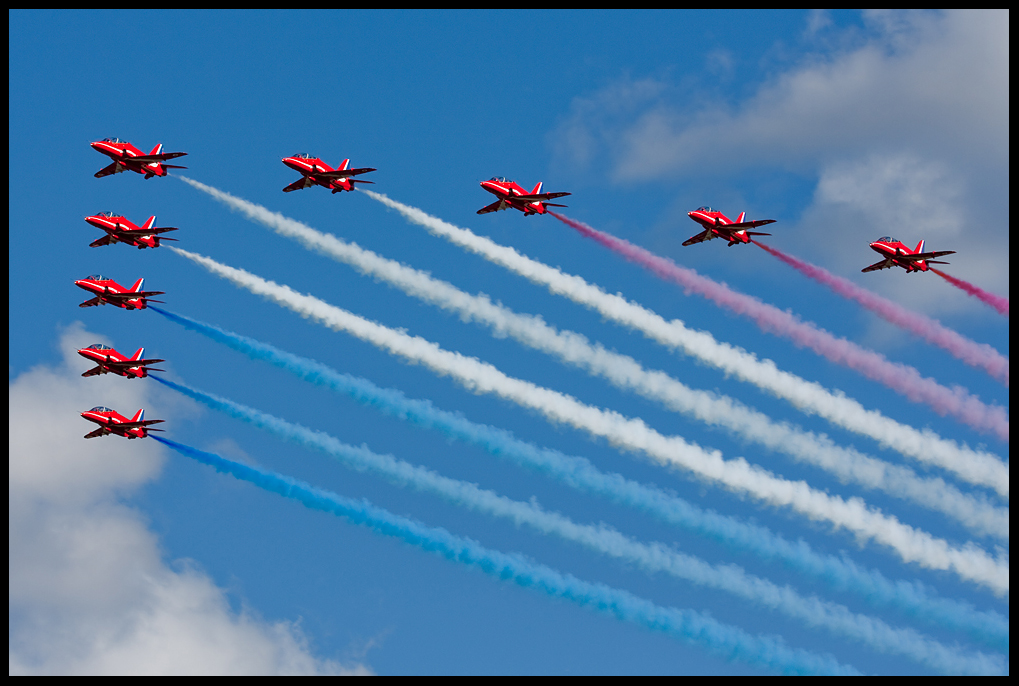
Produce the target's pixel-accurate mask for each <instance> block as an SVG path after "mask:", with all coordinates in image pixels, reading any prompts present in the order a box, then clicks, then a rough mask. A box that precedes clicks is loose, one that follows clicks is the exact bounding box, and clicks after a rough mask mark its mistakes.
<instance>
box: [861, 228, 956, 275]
mask: <svg viewBox="0 0 1019 686" xmlns="http://www.w3.org/2000/svg"><path fill="white" fill-rule="evenodd" d="M923 246H924V241H920V242H919V243H917V244H916V248H915V249H913V250H910V249H909V248H908V247H906V245H904V244H903V243H902V241H900V240H899V239H898V238H892V237H891V236H882V237H881V238H879V239H877V240H876V241H874V242H873V243H871V244H870V249H871V250H873V251H874V252H876V253H878V254H879V255H881V256H882V257H883V258H884V259H882V260H881V261H880V262H875V263H874V264H872V265H870V266H869V267H864V268H863V269H861V270H860V271H862V272H876V271H877V270H879V269H891V268H892V267H902V268H903V269H905V270H906V273H907V274H912V273H913V272H925V271H928V270H929V269H930V267H928V266H927V265H929V264H948V262H939V261H938V260H935V259H933V258H935V257H944V256H945V255H954V254H955V251H954V250H937V251H935V252H924V251H923Z"/></svg>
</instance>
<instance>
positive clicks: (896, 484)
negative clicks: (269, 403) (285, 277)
mask: <svg viewBox="0 0 1019 686" xmlns="http://www.w3.org/2000/svg"><path fill="white" fill-rule="evenodd" d="M184 180H185V181H186V182H187V183H189V184H190V185H191V186H193V187H195V188H197V189H199V190H201V191H203V192H205V193H207V194H209V195H210V196H212V197H213V198H215V199H216V200H219V201H220V202H222V203H224V204H225V205H227V206H228V207H229V208H231V209H233V210H236V211H239V212H241V213H242V214H244V215H245V216H246V217H247V218H248V219H251V220H253V221H255V222H257V223H259V224H262V225H264V226H267V227H269V228H270V229H272V230H274V231H276V232H277V233H279V234H281V235H284V236H287V237H289V238H293V239H296V240H297V241H299V242H301V243H302V244H303V245H305V246H306V247H308V248H310V249H312V250H316V251H318V252H320V253H323V254H325V255H327V256H328V257H331V258H333V259H335V260H338V261H340V262H343V263H345V264H349V265H351V266H353V267H354V268H355V269H357V270H358V271H360V272H361V273H362V274H366V275H368V276H372V277H374V278H377V279H381V280H384V281H385V282H387V283H389V284H391V285H393V286H396V287H397V288H400V289H401V290H403V291H404V292H405V293H407V294H408V295H411V296H413V297H416V298H419V299H421V300H424V301H426V302H430V303H432V304H434V305H437V306H439V307H442V308H443V309H446V310H448V311H451V312H454V313H456V314H458V315H459V316H460V317H461V318H463V319H464V320H474V321H478V322H480V323H482V324H485V325H487V326H489V327H491V328H492V329H493V330H494V331H495V332H496V333H497V334H498V335H500V336H504V335H509V336H512V337H513V338H515V339H516V340H518V341H520V342H521V343H523V344H524V345H528V346H530V347H532V348H535V349H537V350H541V351H542V352H545V353H548V354H550V355H555V356H556V357H558V358H559V359H560V360H562V361H564V362H567V363H569V364H573V365H576V366H579V367H581V368H582V369H584V370H586V371H587V372H589V373H591V374H597V375H599V376H602V377H603V378H605V379H607V380H608V381H609V382H610V383H612V384H614V385H615V386H617V387H619V388H623V389H626V390H632V391H635V392H637V393H639V394H641V395H643V396H644V397H646V398H649V399H651V400H655V401H658V402H661V403H663V404H664V405H665V406H666V407H668V408H669V409H672V410H674V411H676V412H682V413H684V414H686V415H689V416H693V417H694V418H696V419H698V420H700V421H703V422H705V423H707V424H709V425H714V426H721V427H723V428H725V429H728V430H729V431H730V432H732V433H735V434H736V435H738V436H740V437H741V438H744V439H747V440H750V441H755V442H757V443H760V444H762V445H765V446H766V447H768V448H769V449H771V450H775V451H778V452H783V453H786V454H788V455H791V456H792V457H793V458H795V459H797V460H799V461H801V462H806V463H809V464H813V465H814V466H816V467H820V468H822V469H825V470H827V471H829V472H832V473H834V474H835V475H836V476H837V477H838V478H839V479H840V480H842V481H843V483H846V482H853V483H857V484H860V485H863V486H864V487H866V488H871V489H878V490H882V491H884V492H886V493H889V494H891V495H892V496H894V497H897V498H904V499H907V500H910V501H912V502H914V503H916V504H919V505H921V506H922V507H926V508H930V509H934V510H937V511H940V512H943V513H945V514H947V515H948V516H950V517H953V518H954V519H956V520H957V521H960V522H962V523H963V524H964V525H965V526H967V527H970V528H971V529H974V530H975V531H976V532H978V533H980V534H984V535H991V536H997V537H1000V538H1008V529H1009V527H1008V523H1009V522H1008V511H1007V510H1002V509H999V508H995V507H994V506H993V505H991V504H990V503H988V502H986V500H985V499H983V498H980V499H977V498H972V497H969V496H966V495H963V494H962V493H960V492H959V490H958V489H956V488H955V487H954V486H950V485H948V484H946V483H945V482H944V480H942V479H940V478H933V479H922V478H920V477H918V476H917V475H916V474H915V473H914V472H913V471H912V470H910V469H908V468H905V467H900V466H897V465H891V464H889V463H887V462H884V461H881V460H877V459H874V458H873V457H869V456H867V455H863V454H861V453H860V452H858V451H857V450H854V449H852V448H842V447H840V446H837V445H836V444H835V443H834V442H833V441H831V440H830V439H829V438H828V437H827V436H823V435H822V436H817V435H815V434H813V433H809V432H805V431H803V430H802V429H800V428H798V427H794V426H790V425H789V424H787V423H784V422H781V423H778V422H774V421H772V420H771V418H769V417H768V416H766V415H765V414H763V413H761V412H758V411H757V410H754V409H753V408H750V407H747V406H745V405H743V404H742V403H740V402H739V401H737V400H734V399H732V398H729V397H726V396H721V397H719V396H718V395H716V394H715V393H709V392H706V391H698V390H694V389H692V388H689V387H688V386H686V385H684V384H682V383H680V382H679V381H677V380H676V379H674V378H672V377H670V376H669V375H667V374H666V373H665V372H662V371H655V370H650V371H649V370H646V369H644V368H643V367H642V366H641V365H640V363H639V362H637V361H636V360H634V359H633V358H632V357H629V356H626V355H621V354H618V353H615V352H612V351H609V350H605V348H604V347H602V346H601V345H592V344H591V343H590V342H589V341H588V339H587V338H586V337H585V336H583V335H582V334H579V333H576V332H573V331H561V332H560V331H557V330H556V329H555V328H554V327H552V326H549V325H548V324H546V323H545V321H544V320H543V319H541V318H540V317H536V316H533V315H523V314H518V313H516V312H514V311H512V310H510V309H509V308H507V307H504V306H502V305H500V304H496V303H493V302H492V301H491V300H490V299H489V298H488V297H487V296H485V295H483V294H482V295H477V296H475V295H470V294H468V293H465V292H463V291H461V290H459V289H457V288H456V287H455V286H453V285H452V284H450V283H448V282H446V281H440V280H439V279H435V278H433V277H432V276H430V275H429V274H427V273H425V272H422V271H419V270H417V269H413V268H411V267H408V266H406V265H403V264H400V263H399V262H396V261H394V260H389V259H386V258H384V257H382V256H380V255H378V254H376V253H374V252H372V251H370V250H365V249H364V248H361V247H360V246H358V245H357V244H354V243H348V242H346V241H343V240H341V239H339V238H337V237H336V236H332V235H329V234H324V233H321V232H319V231H316V230H315V229H313V228H311V227H310V226H307V225H305V224H303V223H301V222H298V221H295V220H293V219H290V218H288V217H285V216H283V215H282V214H279V213H276V212H272V211H270V210H268V209H266V208H265V207H262V206H261V205H257V204H255V203H252V202H248V201H246V200H243V199H241V198H237V197H235V196H233V195H231V194H229V193H225V192H223V191H220V190H217V189H215V188H212V187H211V186H207V185H205V184H203V183H200V182H198V181H193V180H191V179H184ZM995 483H996V482H995ZM991 485H994V484H993V483H992V484H991Z"/></svg>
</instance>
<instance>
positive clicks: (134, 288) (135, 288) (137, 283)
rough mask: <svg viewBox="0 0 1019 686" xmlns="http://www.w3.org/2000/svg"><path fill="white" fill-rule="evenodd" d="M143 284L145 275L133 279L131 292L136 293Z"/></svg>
mask: <svg viewBox="0 0 1019 686" xmlns="http://www.w3.org/2000/svg"><path fill="white" fill-rule="evenodd" d="M144 285H145V277H142V278H140V279H138V280H137V281H135V282H134V285H133V286H131V292H132V293H138V292H139V291H141V289H142V286H144Z"/></svg>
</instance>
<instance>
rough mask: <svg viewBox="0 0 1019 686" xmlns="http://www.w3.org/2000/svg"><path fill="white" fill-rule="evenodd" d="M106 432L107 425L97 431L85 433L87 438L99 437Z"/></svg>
mask: <svg viewBox="0 0 1019 686" xmlns="http://www.w3.org/2000/svg"><path fill="white" fill-rule="evenodd" d="M104 433H106V427H103V426H101V427H99V428H98V429H96V430H95V431H89V432H88V433H87V434H85V438H98V437H99V436H102V435H103V434H104Z"/></svg>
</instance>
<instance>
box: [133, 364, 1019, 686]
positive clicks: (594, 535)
mask: <svg viewBox="0 0 1019 686" xmlns="http://www.w3.org/2000/svg"><path fill="white" fill-rule="evenodd" d="M152 378H154V379H156V381H158V382H159V383H161V384H164V385H166V386H167V387H169V388H172V389H173V390H175V391H177V392H178V393H181V394H183V395H186V396H188V397H190V398H193V399H194V400H197V401H198V402H200V403H202V404H204V405H206V406H207V407H210V408H212V409H214V410H218V411H220V412H223V413H224V414H227V415H229V416H231V417H234V418H236V419H240V420H241V421H244V422H247V423H249V424H253V425H254V426H257V427H259V428H261V429H265V430H266V431H269V432H270V433H272V434H274V435H276V436H278V437H280V438H282V439H284V440H288V441H291V442H294V443H297V444H299V445H301V446H303V447H306V448H312V449H315V450H320V451H322V452H324V453H326V454H327V455H329V456H331V457H333V458H336V459H337V460H339V461H340V462H342V463H343V464H344V465H346V466H348V467H351V468H353V469H355V470H357V471H361V472H364V471H369V472H373V473H375V474H378V475H380V476H382V477H384V478H386V479H388V480H389V481H390V482H391V483H394V484H396V485H398V486H411V487H412V488H416V489H418V490H421V491H426V492H430V493H432V494H435V495H438V496H439V497H441V498H444V499H445V500H447V501H448V502H451V503H453V504H455V505H459V506H463V507H468V508H470V509H473V510H477V511H480V512H484V513H486V514H490V515H493V516H496V517H502V518H506V519H510V520H511V521H513V522H514V523H516V524H517V525H520V524H524V525H527V526H530V527H532V528H534V529H536V530H537V531H539V532H540V533H543V534H553V535H557V536H560V537H561V538H563V539H565V540H567V541H570V542H573V543H579V544H581V545H584V546H586V547H588V548H591V549H592V550H595V551H596V552H599V553H602V554H604V555H608V556H610V557H615V558H618V559H620V560H624V561H626V562H630V563H634V564H636V565H638V566H639V567H641V568H643V569H644V570H646V571H648V572H652V573H653V572H663V571H664V572H666V573H667V574H670V575H672V576H674V577H676V578H678V579H680V580H682V581H692V582H693V583H696V584H699V585H702V586H706V587H708V588H715V589H719V590H722V591H725V592H727V593H731V594H734V595H736V596H737V597H742V598H745V599H747V600H750V601H752V602H755V603H758V604H760V605H764V606H765V607H768V608H771V609H773V610H777V611H779V612H782V613H783V614H786V615H788V616H790V617H793V618H795V619H798V620H800V621H803V622H805V623H806V624H807V625H808V626H815V627H823V628H825V629H827V630H829V631H832V632H834V633H835V634H837V635H841V636H844V637H847V638H850V639H853V640H857V641H861V642H863V643H864V644H866V645H868V646H870V647H871V648H874V649H876V650H879V651H881V652H885V653H897V654H900V655H903V656H905V657H908V658H910V659H913V660H916V661H918V662H920V663H921V664H925V665H928V666H930V667H933V668H935V669H937V670H938V671H940V672H943V673H945V674H1004V673H1006V671H1007V668H1006V667H1005V664H1006V663H1005V658H1004V657H1003V656H999V655H985V654H984V653H981V652H979V651H973V650H966V651H965V652H964V651H963V650H961V649H959V648H958V647H948V646H945V645H943V644H941V643H938V642H936V641H933V640H931V639H930V638H928V637H926V636H922V635H921V634H919V633H917V632H916V631H914V630H912V629H903V628H894V627H891V626H889V625H888V624H887V623H885V622H884V621H882V620H880V619H877V618H876V617H868V616H865V615H860V614H856V613H854V612H851V611H850V610H849V609H848V608H847V607H845V606H844V605H838V604H836V603H831V602H827V601H823V600H821V599H819V598H817V597H805V596H802V595H800V594H799V593H797V592H796V591H794V590H793V589H791V588H789V587H788V586H779V585H777V584H774V583H772V582H771V581H768V580H767V579H763V578H760V577H756V576H753V575H751V574H748V573H746V572H745V571H744V570H743V569H741V568H740V567H737V566H735V565H712V564H709V563H708V562H706V561H704V560H702V559H700V558H697V557H694V556H691V555H687V554H685V553H682V552H679V551H677V550H673V549H672V548H670V547H669V546H666V545H663V544H661V543H640V542H638V541H635V540H634V539H632V538H629V537H627V536H624V535H623V534H621V533H620V532H618V531H616V530H615V529H612V528H610V527H608V526H606V525H604V524H601V525H598V526H595V525H590V524H578V523H576V522H573V521H571V520H570V519H569V518H567V517H565V516H563V515H561V514H558V513H555V512H546V511H545V510H543V509H542V508H541V507H540V506H539V505H538V504H537V503H533V502H520V501H516V500H512V499H510V498H507V497H505V496H501V495H498V494H497V493H495V492H493V491H490V490H485V489H482V488H481V487H480V486H477V485H476V484H472V483H467V482H464V481H459V480H457V479H451V478H449V477H445V476H442V475H441V474H438V473H436V472H434V471H431V470H429V469H427V468H425V467H420V466H415V465H412V464H409V463H407V462H404V461H402V460H397V459H396V458H395V457H393V456H392V455H380V454H377V453H374V452H372V451H371V450H369V449H368V448H367V447H365V446H361V447H355V446H352V445H348V444H346V443H343V442H342V441H340V440H338V439H336V438H334V437H333V436H330V435H329V434H326V433H324V432H321V431H314V430H312V429H309V428H307V427H304V426H301V425H299V424H293V423H291V422H288V421H286V420H284V419H280V418H279V417H275V416H273V415H271V414H268V413H265V412H261V411H259V410H256V409H254V408H251V407H247V406H245V405H241V404H240V403H236V402H234V401H232V400H228V399H226V398H221V397H219V396H216V395H213V394H211V393H207V392H205V391H200V390H198V389H195V388H190V387H188V386H185V385H183V384H178V383H175V382H173V381H168V380H166V379H163V378H161V377H159V376H153V377H152Z"/></svg>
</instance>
